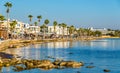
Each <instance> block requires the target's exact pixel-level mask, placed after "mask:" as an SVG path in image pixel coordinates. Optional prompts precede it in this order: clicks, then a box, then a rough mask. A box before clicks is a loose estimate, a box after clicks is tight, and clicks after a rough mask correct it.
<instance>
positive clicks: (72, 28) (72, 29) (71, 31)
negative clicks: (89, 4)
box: [69, 25, 75, 37]
mask: <svg viewBox="0 0 120 73" xmlns="http://www.w3.org/2000/svg"><path fill="white" fill-rule="evenodd" d="M74 30H75V27H74V26H73V25H72V26H70V27H69V33H70V36H71V37H72V34H73V33H74Z"/></svg>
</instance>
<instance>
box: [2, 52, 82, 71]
mask: <svg viewBox="0 0 120 73" xmlns="http://www.w3.org/2000/svg"><path fill="white" fill-rule="evenodd" d="M0 54H2V57H1V59H0V69H2V67H10V66H13V70H14V71H17V72H19V71H23V70H30V69H35V68H39V69H42V70H50V69H64V68H80V67H81V66H83V65H84V63H82V62H76V61H64V60H54V61H53V62H52V61H50V60H30V59H21V58H15V56H14V55H11V54H6V53H2V52H1V53H0ZM5 55H6V56H11V57H10V58H6V57H5Z"/></svg>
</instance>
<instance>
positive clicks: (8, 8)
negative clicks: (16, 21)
mask: <svg viewBox="0 0 120 73" xmlns="http://www.w3.org/2000/svg"><path fill="white" fill-rule="evenodd" d="M4 6H5V7H6V8H7V10H6V13H7V20H8V19H9V12H10V8H11V7H12V3H10V2H7V3H5V4H4Z"/></svg>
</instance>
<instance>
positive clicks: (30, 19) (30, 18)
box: [28, 15, 33, 25]
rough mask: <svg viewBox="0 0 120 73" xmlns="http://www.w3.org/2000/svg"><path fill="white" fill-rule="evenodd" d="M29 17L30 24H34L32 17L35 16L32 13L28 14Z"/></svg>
mask: <svg viewBox="0 0 120 73" xmlns="http://www.w3.org/2000/svg"><path fill="white" fill-rule="evenodd" d="M28 18H29V21H30V25H32V23H31V22H32V18H33V16H32V15H28Z"/></svg>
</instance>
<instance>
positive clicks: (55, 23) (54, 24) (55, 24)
mask: <svg viewBox="0 0 120 73" xmlns="http://www.w3.org/2000/svg"><path fill="white" fill-rule="evenodd" d="M53 26H54V33H56V26H57V21H54V22H53Z"/></svg>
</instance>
